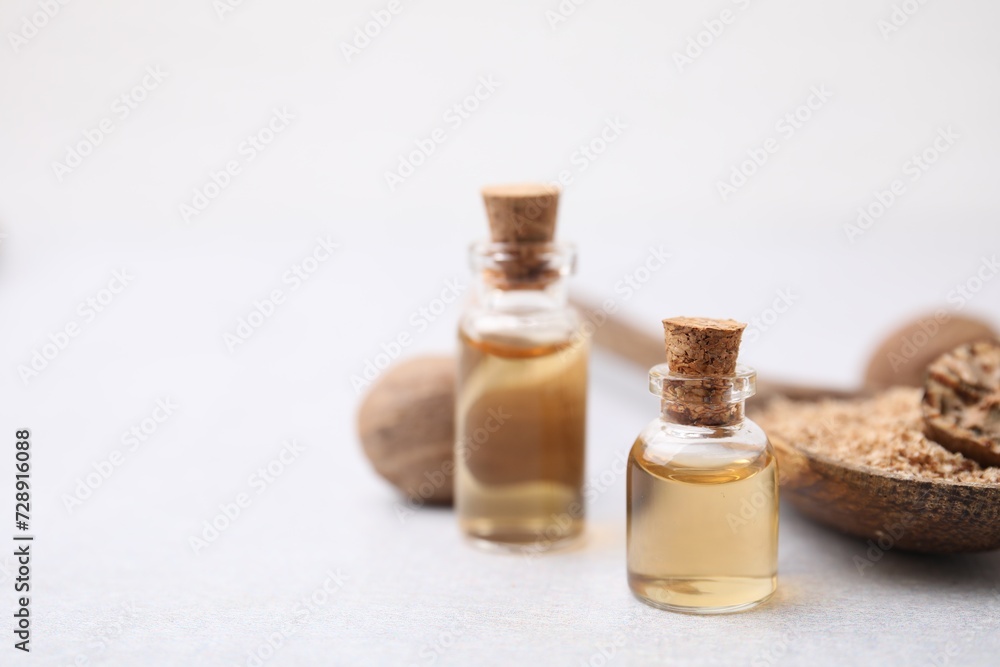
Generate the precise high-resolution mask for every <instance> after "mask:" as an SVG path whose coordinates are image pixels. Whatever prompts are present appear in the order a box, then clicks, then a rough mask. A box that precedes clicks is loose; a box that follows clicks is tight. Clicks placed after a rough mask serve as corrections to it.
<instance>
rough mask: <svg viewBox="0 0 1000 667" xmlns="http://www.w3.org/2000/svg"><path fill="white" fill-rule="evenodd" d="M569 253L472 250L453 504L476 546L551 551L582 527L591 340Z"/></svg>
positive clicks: (530, 248) (533, 246) (526, 248)
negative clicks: (473, 279) (575, 295)
mask: <svg viewBox="0 0 1000 667" xmlns="http://www.w3.org/2000/svg"><path fill="white" fill-rule="evenodd" d="M575 257H576V254H575V251H574V249H573V248H572V246H569V245H564V244H559V243H553V242H528V243H526V242H523V241H515V242H492V243H480V244H476V245H474V246H473V247H472V248H471V251H470V259H471V263H472V268H473V271H474V272H475V274H476V276H477V285H476V290H475V295H474V300H473V302H472V303H471V304H470V305H469V306H468V307H467V308H466V310H465V312H464V314H463V316H462V318H461V321H460V325H459V346H460V354H459V367H458V387H457V392H456V393H457V395H456V423H455V427H456V439H457V442H456V451H455V464H456V466H455V470H456V472H455V505H456V510H457V514H458V519H459V525H460V527H461V529H462V531H463V532H464V534H465V535H466V536H467V537H468V538H469V539H470V540H471V541H473V542H474V543H475V544H477V545H478V546H484V547H488V548H500V549H506V550H513V551H526V552H542V551H547V550H550V549H553V548H556V547H560V546H564V545H566V544H567V543H568V542H571V541H572V540H573V539H574V538H575V537H577V536H578V535H580V533H581V531H582V529H583V524H584V502H583V496H582V487H583V479H584V444H585V421H586V398H587V356H588V343H587V340H586V337H584V336H583V335H581V331H580V324H581V321H580V318H579V316H578V314H577V313H576V311H575V310H574V309H573V308H572V307H571V306H569V305H568V303H567V287H566V282H567V277H568V276H569V275H570V274H571V273H572V271H573V268H574V264H575Z"/></svg>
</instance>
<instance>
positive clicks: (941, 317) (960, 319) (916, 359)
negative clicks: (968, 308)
mask: <svg viewBox="0 0 1000 667" xmlns="http://www.w3.org/2000/svg"><path fill="white" fill-rule="evenodd" d="M996 337H997V333H996V331H995V330H994V329H993V327H991V326H990V325H989V324H987V323H986V322H984V321H982V320H979V319H975V318H972V317H964V316H961V315H953V314H951V313H945V312H940V311H939V312H938V313H931V314H928V315H925V316H924V317H921V318H919V319H916V320H914V321H913V322H911V323H910V324H907V325H906V326H904V327H902V328H901V329H897V330H896V331H894V332H892V334H890V335H889V336H886V338H885V341H884V342H883V343H882V345H880V346H879V348H878V349H877V350H876V351H875V353H874V354H873V355H872V358H871V361H869V362H868V368H867V369H866V370H865V387H866V388H869V389H885V388H887V387H892V386H895V385H904V386H908V387H923V386H924V377H925V376H926V374H927V367H928V366H929V365H930V363H931V362H932V361H934V360H935V359H937V358H938V357H939V356H941V355H942V354H944V353H945V352H948V351H949V350H952V349H954V348H956V347H958V346H959V345H962V344H963V343H974V342H976V341H980V340H989V339H991V338H993V339H995V338H996Z"/></svg>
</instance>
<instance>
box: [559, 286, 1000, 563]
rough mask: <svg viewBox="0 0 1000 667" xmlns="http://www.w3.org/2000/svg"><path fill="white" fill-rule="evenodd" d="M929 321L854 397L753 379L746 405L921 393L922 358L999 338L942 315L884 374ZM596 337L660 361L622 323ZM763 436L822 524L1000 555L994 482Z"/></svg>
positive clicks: (906, 334)
mask: <svg viewBox="0 0 1000 667" xmlns="http://www.w3.org/2000/svg"><path fill="white" fill-rule="evenodd" d="M576 305H577V307H578V308H580V309H581V310H582V311H584V312H587V311H590V312H597V311H596V310H595V309H594V308H593V307H592V306H590V304H587V303H586V302H581V301H580V300H577V301H576ZM934 317H935V316H930V317H925V318H920V319H918V320H915V321H914V322H913V323H911V324H908V325H907V326H905V327H902V328H901V329H899V330H897V331H896V332H894V333H893V334H892V335H891V336H889V337H888V338H887V339H886V340H885V342H884V343H883V344H882V345H880V346H879V347H878V348H877V351H876V353H875V355H873V359H872V362H871V363H870V364H869V366H868V372H867V373H866V377H865V384H864V385H863V386H862V387H861V388H859V389H857V390H853V391H843V390H833V389H827V388H823V387H808V386H803V385H795V384H788V383H780V382H773V381H767V380H759V381H758V383H757V396H756V397H755V398H754V399H751V400H752V401H754V403H755V405H756V407H758V408H759V407H760V406H762V405H765V404H766V403H767V402H768V401H770V400H771V399H773V398H775V397H777V396H785V397H787V398H791V399H793V400H802V401H814V400H819V399H822V398H858V397H863V396H865V395H868V394H870V393H872V391H874V390H876V389H879V388H883V387H885V386H888V385H890V384H893V383H895V384H904V385H910V386H921V385H922V382H923V380H922V370H919V371H918V370H916V369H919V368H920V366H919V364H920V363H925V362H923V361H922V360H932V359H934V358H936V357H937V356H938V355H939V354H943V353H944V352H946V351H948V350H950V349H952V348H953V347H954V346H956V345H959V344H961V343H963V342H971V341H975V340H981V339H983V338H989V337H996V335H997V334H996V332H995V331H994V330H993V329H992V328H991V327H990V326H989V325H988V324H986V323H984V322H981V321H979V320H973V319H970V318H958V317H952V318H947V319H944V320H943V321H940V322H939V327H940V329H939V330H937V331H936V333H935V335H933V336H928V337H927V339H926V341H925V342H924V344H923V345H922V346H921V347H920V348H919V350H918V353H919V356H917V355H911V356H912V357H913V358H911V359H908V361H909V363H908V364H903V365H899V367H898V368H891V364H890V363H889V361H888V359H889V358H890V356H891V355H892V354H893V353H897V354H899V352H898V351H899V350H903V349H905V346H906V345H913V344H914V334H915V332H917V331H925V330H926V327H925V325H923V323H925V322H927V321H928V320H931V319H934ZM594 340H595V342H596V343H597V344H599V345H601V346H604V347H607V348H608V349H610V350H612V351H614V352H616V353H618V354H620V355H621V356H622V357H624V358H626V359H629V360H630V361H633V362H635V363H636V364H638V365H639V366H642V367H644V368H645V367H649V366H652V365H654V364H656V363H659V362H660V361H661V360H662V358H663V343H662V340H660V339H659V338H658V337H657V336H653V335H651V334H649V333H647V332H646V331H645V330H641V329H638V328H637V327H634V326H632V325H630V324H629V323H628V322H625V321H623V320H620V319H615V318H609V319H608V320H607V322H605V323H604V324H603V326H601V327H598V328H597V329H596V330H595V332H594ZM917 340H919V339H917ZM904 359H905V357H904ZM904 366H905V368H904ZM899 369H902V370H903V372H898V371H899ZM768 435H769V436H770V439H771V443H772V444H773V445H774V448H775V452H776V454H777V456H778V461H779V466H780V469H781V494H782V497H784V498H786V499H787V500H788V501H789V502H790V503H791V504H792V505H794V506H795V507H796V509H798V510H799V511H801V512H802V513H803V514H805V515H806V516H808V517H810V518H812V519H815V520H816V521H819V522H820V523H824V524H826V525H828V526H832V527H833V528H836V529H838V530H840V531H843V532H845V533H848V534H850V535H855V536H858V537H862V538H867V539H869V540H871V541H872V543H873V545H874V546H875V547H877V548H878V549H880V550H881V551H886V550H888V549H892V548H898V549H903V550H906V551H918V552H923V553H957V552H968V551H985V550H991V549H998V548H1000V485H998V484H975V483H967V482H952V481H947V480H922V479H914V478H911V477H907V476H904V475H902V474H899V473H893V472H889V471H886V470H879V469H876V468H869V467H866V466H860V465H854V464H850V463H844V462H842V461H835V460H833V459H831V458H829V457H827V456H823V455H821V454H816V453H813V452H808V451H806V450H804V449H801V448H799V447H796V446H795V445H794V443H790V442H787V441H786V440H784V439H782V438H781V437H780V436H776V435H774V434H771V433H769V434H768Z"/></svg>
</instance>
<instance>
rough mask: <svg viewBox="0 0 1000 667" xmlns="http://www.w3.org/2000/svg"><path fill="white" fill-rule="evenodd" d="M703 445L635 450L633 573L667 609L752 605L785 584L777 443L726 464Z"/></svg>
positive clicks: (640, 592)
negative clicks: (664, 456) (657, 452)
mask: <svg viewBox="0 0 1000 667" xmlns="http://www.w3.org/2000/svg"><path fill="white" fill-rule="evenodd" d="M699 446H700V445H696V444H693V445H687V446H685V448H684V450H683V452H684V453H683V454H677V455H674V456H672V457H671V458H669V459H668V460H649V459H648V458H647V456H648V455H647V454H644V452H646V451H648V450H647V449H646V447H645V443H644V442H642V440H641V439H640V440H639V441H637V442H636V444H635V446H633V448H632V453H631V455H630V457H629V476H628V481H627V484H628V498H629V504H628V580H629V586H630V587H631V588H632V591H633V592H634V593H635V594H636V595H637V596H638V597H639V598H640V599H642V600H644V601H645V602H647V603H649V604H651V605H653V606H656V607H660V608H664V609H670V610H674V611H686V612H693V613H719V612H729V611H738V610H741V609H747V608H750V607H753V606H755V605H757V604H759V603H760V602H763V601H764V600H766V599H767V598H768V597H770V595H771V594H772V593H773V592H774V590H775V587H776V585H777V560H778V553H777V546H778V484H777V467H776V464H775V460H774V456H773V454H772V453H771V452H770V450H769V449H768V450H765V451H763V452H760V451H754V452H752V453H750V452H749V451H748V453H747V454H746V455H745V456H741V455H740V453H739V451H738V450H737V451H735V452H734V455H733V456H732V458H727V459H724V460H725V463H723V464H722V465H720V463H719V458H718V456H717V451H716V452H714V454H715V455H714V456H713V457H712V458H709V456H708V455H707V452H706V454H705V455H704V456H700V455H699V454H698V448H699Z"/></svg>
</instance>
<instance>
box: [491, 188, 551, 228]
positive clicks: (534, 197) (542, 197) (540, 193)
mask: <svg viewBox="0 0 1000 667" xmlns="http://www.w3.org/2000/svg"><path fill="white" fill-rule="evenodd" d="M482 195H483V203H484V204H486V215H487V216H488V217H489V220H490V237H491V238H492V239H493V241H494V242H495V243H549V242H551V241H552V239H553V238H554V237H555V232H556V213H557V210H558V208H559V188H558V187H556V186H554V185H547V184H544V183H518V184H511V185H488V186H486V187H484V188H483V189H482Z"/></svg>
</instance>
